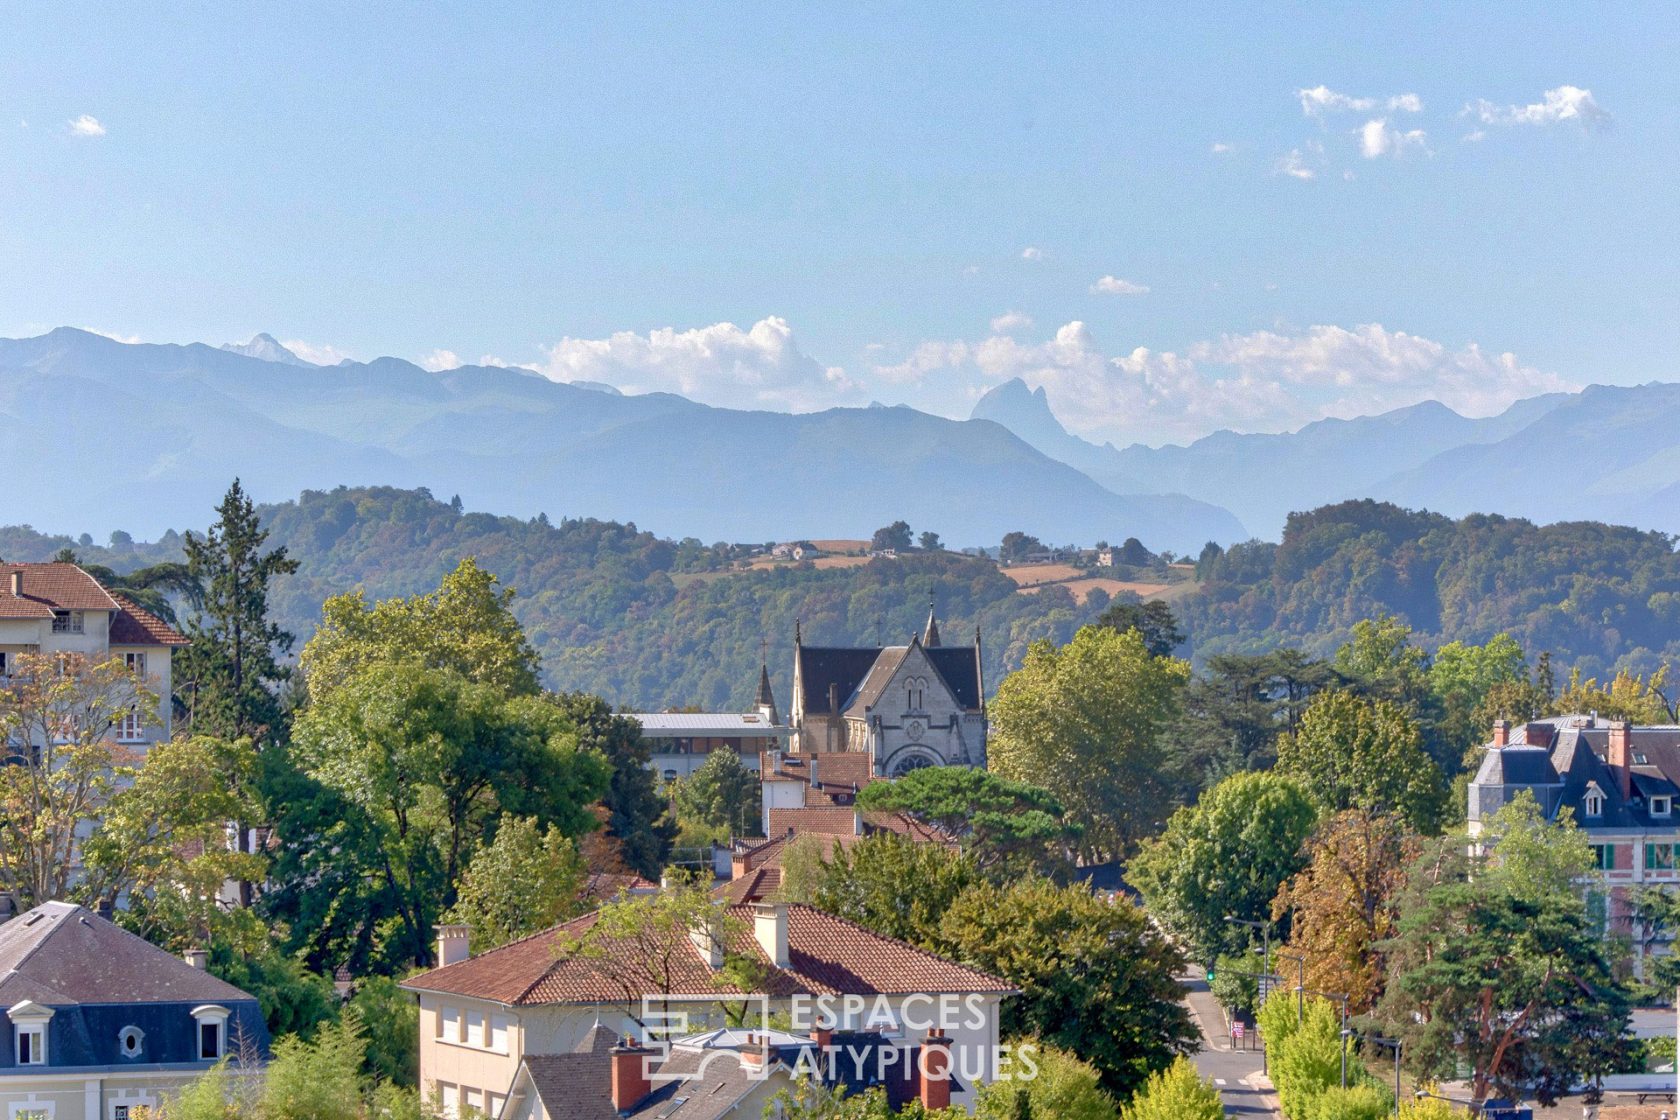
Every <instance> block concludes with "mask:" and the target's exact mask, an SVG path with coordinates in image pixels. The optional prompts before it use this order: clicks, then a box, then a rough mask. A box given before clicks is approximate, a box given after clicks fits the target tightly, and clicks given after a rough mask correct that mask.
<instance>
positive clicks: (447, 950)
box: [437, 925, 472, 968]
mask: <svg viewBox="0 0 1680 1120" xmlns="http://www.w3.org/2000/svg"><path fill="white" fill-rule="evenodd" d="M470 935H471V931H470V930H469V929H468V928H467V927H466V926H461V925H443V926H438V927H437V962H438V967H439V968H442V967H443V966H444V965H449V964H460V963H461V962H462V961H464V960H466V959H467V958H468V957H470V956H472V942H471V941H470V939H469V938H470Z"/></svg>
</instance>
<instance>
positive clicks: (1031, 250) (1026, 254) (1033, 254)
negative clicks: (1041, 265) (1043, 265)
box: [1021, 245, 1044, 261]
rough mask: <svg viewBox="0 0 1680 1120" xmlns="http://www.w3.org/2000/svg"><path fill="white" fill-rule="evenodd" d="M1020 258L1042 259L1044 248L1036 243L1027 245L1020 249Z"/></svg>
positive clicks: (1029, 259)
mask: <svg viewBox="0 0 1680 1120" xmlns="http://www.w3.org/2000/svg"><path fill="white" fill-rule="evenodd" d="M1021 259H1022V260H1024V261H1041V260H1043V259H1044V250H1043V249H1040V248H1039V247H1038V246H1037V245H1028V246H1027V247H1026V248H1025V249H1022V250H1021Z"/></svg>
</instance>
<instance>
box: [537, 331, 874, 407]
mask: <svg viewBox="0 0 1680 1120" xmlns="http://www.w3.org/2000/svg"><path fill="white" fill-rule="evenodd" d="M544 354H545V355H546V359H547V360H546V361H545V362H544V363H543V364H542V365H541V366H540V367H539V368H540V370H541V372H542V373H544V374H546V375H547V376H548V377H550V378H553V379H554V380H556V381H604V382H606V383H608V384H610V385H615V386H617V387H618V388H620V389H623V390H625V391H626V392H632V393H647V392H671V393H680V394H682V395H683V396H686V397H692V398H693V399H695V400H699V401H704V402H706V403H708V404H716V405H724V406H727V407H735V408H790V409H795V410H800V409H810V408H821V407H826V406H828V405H831V404H836V403H840V399H842V398H845V397H849V396H854V395H856V394H857V393H858V391H859V386H858V385H856V384H855V383H854V382H853V381H852V380H851V379H850V378H849V377H847V376H846V371H845V370H843V369H841V368H839V367H838V366H824V365H823V364H822V363H820V362H818V361H816V360H815V359H813V358H811V357H809V356H807V355H806V354H805V353H803V352H802V351H801V350H800V349H799V347H798V345H797V344H796V343H795V342H794V338H793V328H792V327H790V326H789V325H788V322H787V320H786V319H782V318H779V317H776V316H771V317H768V318H765V319H760V320H759V321H758V322H756V323H754V324H753V325H752V327H751V328H749V329H747V330H742V329H741V328H740V327H738V326H736V325H735V324H734V323H714V324H712V325H711V326H709V327H698V328H695V329H693V330H682V331H679V330H677V329H675V328H673V327H663V328H660V329H658V330H653V331H649V332H648V333H647V334H645V335H642V334H636V333H635V332H633V331H620V332H618V333H616V334H614V335H612V336H611V337H609V338H600V339H585V338H563V339H561V340H560V341H559V342H557V343H555V344H554V345H553V346H549V347H545V348H544Z"/></svg>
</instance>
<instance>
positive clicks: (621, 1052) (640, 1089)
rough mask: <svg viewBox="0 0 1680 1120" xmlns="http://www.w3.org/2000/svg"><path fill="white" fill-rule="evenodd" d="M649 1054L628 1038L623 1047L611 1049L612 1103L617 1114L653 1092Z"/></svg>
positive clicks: (634, 1105) (635, 1104) (640, 1101)
mask: <svg viewBox="0 0 1680 1120" xmlns="http://www.w3.org/2000/svg"><path fill="white" fill-rule="evenodd" d="M649 1053H650V1052H649V1051H647V1050H643V1049H642V1048H641V1047H640V1046H637V1045H636V1040H635V1039H634V1038H631V1037H629V1036H626V1037H625V1039H624V1045H622V1046H614V1047H613V1048H612V1053H611V1056H612V1103H613V1108H614V1109H616V1110H617V1111H618V1112H619V1113H626V1112H629V1111H630V1110H631V1109H633V1108H635V1107H636V1106H637V1105H638V1104H641V1103H642V1101H643V1100H644V1099H645V1098H646V1097H647V1095H648V1093H650V1092H651V1091H652V1090H653V1079H652V1078H651V1077H650V1076H649V1075H648V1067H647V1060H648V1055H649Z"/></svg>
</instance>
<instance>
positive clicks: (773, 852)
mask: <svg viewBox="0 0 1680 1120" xmlns="http://www.w3.org/2000/svg"><path fill="white" fill-rule="evenodd" d="M798 835H799V833H797V832H791V831H789V832H783V833H781V834H780V835H777V836H774V837H772V838H771V839H769V840H761V841H759V842H758V843H756V844H752V845H750V846H741V847H738V850H737V851H736V852H735V853H734V856H733V859H732V860H731V862H735V861H740V862H741V863H742V864H743V865H744V866H745V867H746V868H747V869H749V870H751V869H753V868H759V867H780V866H781V865H782V857H783V856H784V855H786V854H787V848H788V842H789V841H791V840H792V839H793V838H794V837H795V836H798ZM805 835H806V836H807V837H809V838H810V839H812V840H814V841H816V842H817V845H818V851H819V852H820V854H821V855H822V858H823V859H825V860H826V859H828V858H830V857H831V856H833V854H834V849H835V848H837V847H843V846H845V845H847V844H850V843H852V842H853V841H855V840H857V839H859V837H856V836H836V835H834V834H833V833H829V832H808V833H805Z"/></svg>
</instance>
